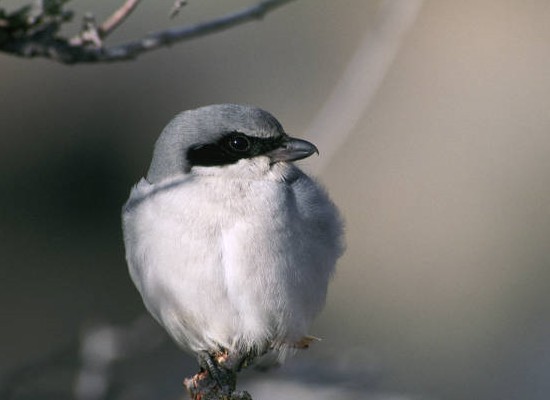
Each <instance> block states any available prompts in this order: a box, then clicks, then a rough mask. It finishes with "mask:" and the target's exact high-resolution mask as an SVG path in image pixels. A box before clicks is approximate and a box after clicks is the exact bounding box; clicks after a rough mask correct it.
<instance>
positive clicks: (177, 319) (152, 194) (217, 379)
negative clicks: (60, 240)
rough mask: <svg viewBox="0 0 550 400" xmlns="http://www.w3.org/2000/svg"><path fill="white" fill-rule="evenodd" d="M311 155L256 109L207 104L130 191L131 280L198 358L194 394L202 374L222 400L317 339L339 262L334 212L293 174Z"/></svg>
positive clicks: (126, 221) (176, 129)
mask: <svg viewBox="0 0 550 400" xmlns="http://www.w3.org/2000/svg"><path fill="white" fill-rule="evenodd" d="M315 153H317V154H319V152H318V149H317V147H316V146H315V145H314V144H312V143H311V142H309V141H306V140H303V139H298V138H294V137H291V136H290V135H288V134H287V133H286V132H285V130H284V129H283V127H282V125H281V124H280V123H279V121H278V120H277V119H276V118H275V117H274V116H273V115H271V114H270V113H269V112H267V111H265V110H263V109H260V108H257V107H254V106H249V105H238V104H214V105H208V106H203V107H200V108H196V109H192V110H187V111H183V112H181V113H179V114H178V115H176V116H175V117H174V118H173V119H172V120H171V121H170V122H169V124H168V125H167V126H166V127H165V128H164V130H163V131H162V132H161V134H160V136H159V137H158V139H157V141H156V143H155V148H154V151H153V157H152V161H151V164H150V167H149V170H148V171H147V174H146V176H145V177H143V178H141V180H139V182H138V183H137V184H136V185H135V186H133V187H132V189H131V192H130V196H129V198H128V201H127V202H126V203H125V205H124V206H123V211H122V225H123V237H124V245H125V252H126V261H127V264H128V268H129V273H130V276H131V279H132V281H133V283H134V284H135V286H136V288H137V290H138V291H139V293H140V294H141V297H142V299H143V302H144V305H145V307H146V308H147V310H148V311H149V313H150V314H151V315H152V316H153V317H154V319H156V320H157V321H158V323H159V324H160V325H161V326H162V327H164V329H165V330H166V331H167V333H168V335H169V336H170V337H171V338H172V339H173V340H174V341H175V342H176V344H177V345H179V347H181V348H182V349H183V350H185V351H187V352H189V353H191V354H194V355H196V356H197V358H198V360H199V365H200V366H201V373H202V375H199V374H197V375H196V376H195V379H194V384H195V385H197V382H198V380H200V379H203V378H205V375H207V376H208V377H209V379H211V380H212V381H214V383H215V384H216V385H217V386H218V389H220V388H221V389H220V390H222V391H225V392H224V393H225V394H226V395H228V396H229V395H230V394H231V392H232V391H234V390H235V379H236V378H235V373H236V371H238V370H240V369H241V368H242V367H243V366H247V365H249V364H251V363H253V362H254V361H255V360H257V359H259V358H261V356H263V355H265V354H266V353H270V354H275V359H277V360H279V361H282V360H284V358H285V357H286V356H287V355H288V354H291V353H292V352H293V351H295V349H297V348H305V347H307V346H308V345H309V343H310V342H311V341H312V340H314V337H312V336H310V335H309V332H308V330H309V328H310V325H311V323H312V321H313V319H314V318H315V317H316V316H317V315H318V314H319V313H320V311H321V310H322V308H323V307H324V304H325V300H326V295H327V288H328V284H329V281H330V280H331V278H332V276H333V274H334V270H335V265H336V263H337V260H338V259H339V258H340V256H341V255H342V253H343V251H344V228H343V219H342V217H341V214H340V212H339V210H338V209H337V207H336V206H335V204H334V203H333V201H332V200H331V199H330V197H329V195H328V194H327V191H326V190H325V189H324V187H323V186H322V185H321V184H320V183H318V182H317V180H315V179H314V178H312V177H310V176H308V175H307V174H306V173H304V172H303V171H302V170H301V169H300V168H299V167H297V166H296V165H295V164H294V161H298V160H301V159H304V158H307V157H309V156H311V155H313V154H315ZM228 382H229V383H228ZM228 385H229V389H224V387H227V386H228ZM235 393H237V392H235ZM196 398H200V396H197V397H196ZM228 398H230V397H228ZM234 398H238V397H234Z"/></svg>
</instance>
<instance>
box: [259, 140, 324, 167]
mask: <svg viewBox="0 0 550 400" xmlns="http://www.w3.org/2000/svg"><path fill="white" fill-rule="evenodd" d="M313 153H317V154H319V150H317V147H315V145H314V144H313V143H310V142H308V141H307V140H302V139H295V138H292V137H286V138H285V139H284V140H283V142H282V143H281V145H280V146H279V147H277V148H276V149H275V150H272V151H270V152H269V153H267V154H266V155H267V156H268V157H269V158H270V159H271V161H272V162H278V161H296V160H301V159H302V158H306V157H309V156H310V155H312V154H313Z"/></svg>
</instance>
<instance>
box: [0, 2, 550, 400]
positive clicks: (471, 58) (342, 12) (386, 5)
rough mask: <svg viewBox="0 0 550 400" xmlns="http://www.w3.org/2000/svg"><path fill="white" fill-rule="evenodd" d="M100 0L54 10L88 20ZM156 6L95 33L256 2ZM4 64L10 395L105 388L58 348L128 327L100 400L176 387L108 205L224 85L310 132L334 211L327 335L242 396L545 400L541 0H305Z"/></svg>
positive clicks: (548, 217) (547, 293)
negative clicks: (184, 33)
mask: <svg viewBox="0 0 550 400" xmlns="http://www.w3.org/2000/svg"><path fill="white" fill-rule="evenodd" d="M115 3H116V2H107V1H101V2H98V1H91V0H79V1H77V0H74V1H72V2H71V3H69V6H70V7H72V8H73V9H74V10H75V11H76V12H77V13H78V15H82V13H83V12H85V11H94V12H95V13H96V15H97V17H98V19H99V20H102V19H103V18H105V17H106V16H108V15H109V14H110V13H111V12H112V11H113V8H115V7H116V6H117V5H118V3H116V4H115ZM2 4H3V5H4V6H9V5H10V4H11V5H21V4H22V2H20V1H12V2H3V3H2ZM172 4H173V2H172V1H171V0H167V1H160V2H143V4H141V6H140V7H139V8H138V9H137V11H136V12H135V13H134V14H133V15H132V16H131V17H130V19H129V20H128V21H127V22H126V23H125V24H124V26H123V27H121V28H120V29H119V30H118V31H117V32H116V33H115V34H114V35H113V36H112V38H110V39H109V43H117V42H122V41H124V40H128V39H131V38H136V37H139V36H141V35H143V34H144V33H146V32H149V31H153V30H159V29H162V28H165V27H168V26H176V25H181V24H186V23H194V22H198V21H202V20H207V19H210V18H214V17H216V16H219V15H222V14H224V13H226V12H229V11H232V10H237V9H239V8H240V7H244V6H247V5H251V4H254V1H253V0H246V1H245V0H234V1H226V2H216V1H206V0H204V1H189V5H188V6H186V7H185V8H184V9H183V10H182V12H181V13H180V15H179V16H178V18H176V19H175V20H169V19H168V13H169V10H170V8H171V7H172ZM403 10H404V11H403ZM401 12H402V13H401ZM400 13H401V14H400ZM79 25H80V22H79V21H78V20H75V22H74V24H73V26H72V28H74V30H72V32H76V30H77V29H78V27H79ZM68 31H71V29H70V28H69V29H68ZM0 71H1V73H2V79H1V80H0V93H1V95H0V110H1V114H0V116H1V118H0V133H1V135H2V145H1V146H0V176H1V179H0V184H1V190H0V218H1V220H0V276H1V289H0V327H1V330H0V339H1V340H0V377H2V378H1V379H2V384H4V385H6V384H10V385H12V386H13V382H12V381H13V380H20V381H21V382H20V383H19V384H18V385H19V386H20V387H19V388H17V390H15V389H13V387H12V389H13V390H12V393H11V394H10V396H11V397H12V398H33V396H34V398H56V399H60V398H65V397H66V398H74V397H75V396H76V397H77V398H78V397H79V396H80V398H88V399H92V398H100V397H98V396H96V397H94V395H93V393H92V394H88V395H86V394H82V395H79V394H78V393H79V392H78V390H80V389H78V387H79V386H78V383H75V382H77V377H75V376H74V371H78V370H79V369H80V368H83V367H82V365H81V364H82V362H79V361H78V359H80V358H83V357H84V356H78V357H80V358H78V357H76V356H75V360H73V361H70V360H69V361H67V359H65V361H63V362H64V363H65V364H63V363H61V364H63V366H61V367H57V366H56V367H55V368H53V367H51V365H50V364H52V363H53V364H55V363H56V362H57V361H55V362H54V361H52V360H54V359H56V360H57V358H56V357H58V356H59V357H61V358H63V357H64V356H63V354H64V351H65V350H64V349H68V350H67V351H68V353H67V354H69V353H71V352H74V351H75V350H74V349H75V348H76V349H80V350H77V351H80V352H81V353H82V352H83V350H82V343H87V342H86V340H87V339H86V338H89V337H90V335H89V332H90V329H92V328H90V327H98V326H99V327H102V326H103V327H105V326H110V327H117V328H116V329H114V330H113V329H111V330H110V331H109V332H111V333H112V332H115V333H116V332H118V333H120V332H121V329H122V330H124V329H130V328H129V327H134V326H137V325H138V326H142V325H143V326H145V328H144V330H141V331H139V334H138V335H137V337H138V338H137V339H136V338H135V337H134V336H135V335H134V336H132V337H133V338H134V339H133V340H135V341H136V342H137V343H138V345H136V346H134V347H135V348H139V350H140V351H138V353H139V354H138V355H134V356H132V357H133V358H131V360H130V362H129V363H127V364H124V362H125V361H121V362H120V363H118V364H117V362H114V363H113V364H112V366H111V364H109V365H110V366H109V368H111V371H112V372H110V373H112V374H118V375H116V376H117V377H118V378H117V379H119V380H120V381H119V383H118V389H117V390H118V391H116V390H115V391H113V390H112V389H110V390H111V391H110V392H109V393H110V395H111V397H112V398H123V397H124V396H126V397H124V398H144V399H153V398H155V399H158V398H163V399H174V398H181V396H182V393H183V389H182V387H181V378H182V377H183V376H185V375H189V374H191V373H193V372H194V370H195V369H196V367H195V366H194V361H193V360H192V359H191V358H189V357H188V356H186V355H184V354H183V353H181V352H179V350H177V349H176V348H175V347H174V346H173V345H171V344H170V343H169V342H168V341H167V340H164V336H163V334H162V333H161V332H160V331H159V330H158V329H157V328H156V327H155V326H154V324H150V325H148V324H149V322H147V321H146V320H144V319H143V318H142V317H141V316H142V315H143V313H144V307H143V305H142V303H141V299H140V298H139V295H138V293H137V291H136V290H135V289H134V287H133V285H132V283H131V282H130V279H129V277H128V274H127V270H126V265H125V261H124V254H123V246H122V240H121V231H120V220H119V214H120V208H121V206H122V204H123V203H124V202H125V200H126V197H127V195H128V193H129V190H130V188H131V186H132V185H133V184H134V183H135V182H136V181H137V180H138V179H140V177H141V176H142V175H143V174H144V173H145V171H146V169H147V167H148V163H149V161H150V156H151V152H152V146H153V144H154V141H155V139H156V138H157V136H158V134H159V133H160V131H161V130H162V128H163V126H164V125H165V124H166V123H167V122H168V121H169V120H170V119H171V118H172V117H173V116H174V115H175V114H176V113H178V112H179V111H181V110H183V109H188V108H193V107H197V106H201V105H205V104H211V103H221V102H235V103H247V104H254V105H257V106H260V107H262V108H265V109H267V110H269V111H270V112H272V113H273V114H274V115H275V116H276V117H277V118H278V119H279V120H280V121H281V122H282V124H283V125H284V126H285V128H286V130H287V131H288V132H289V133H291V134H292V135H295V136H298V137H300V136H302V137H304V136H307V137H308V138H309V139H311V140H312V141H314V142H316V135H319V140H318V141H319V148H320V151H321V156H320V158H319V159H318V160H305V161H304V162H303V163H302V165H303V167H304V169H307V170H309V171H312V172H313V173H314V174H316V175H318V176H319V178H320V179H321V180H322V181H323V183H324V184H325V185H326V187H327V188H328V190H329V192H330V193H331V195H332V197H333V199H334V200H335V202H336V203H337V204H338V206H339V207H340V208H341V210H342V212H343V214H344V216H345V219H346V224H347V243H348V245H347V253H346V254H345V256H344V257H343V258H342V260H341V262H340V264H339V267H338V272H337V274H336V277H335V280H334V282H333V284H332V286H331V288H330V293H329V298H328V303H327V307H326V309H325V311H324V312H323V314H322V315H321V317H320V318H319V319H318V321H317V322H316V324H315V326H314V327H313V329H312V334H314V335H316V336H320V337H322V338H323V341H322V342H321V343H319V344H316V345H315V346H314V348H313V349H311V350H309V351H308V352H305V353H303V354H300V355H299V356H298V357H297V358H296V359H294V360H292V361H291V362H289V365H288V366H287V367H285V368H287V370H286V371H287V373H286V375H285V372H284V371H285V370H284V369H283V370H282V372H281V371H279V372H276V373H274V375H273V376H274V377H278V378H277V379H280V381H279V382H280V384H279V385H275V386H273V385H272V386H269V385H268V384H265V385H264V384H263V383H262V382H265V380H266V379H268V378H265V377H264V376H260V377H255V376H250V377H249V378H248V379H249V380H248V383H247V385H248V387H249V388H250V391H251V393H252V394H253V396H254V398H255V399H260V400H261V399H267V398H270V397H269V396H274V395H276V398H278V399H284V398H288V399H291V398H292V399H296V398H303V399H305V398H308V396H312V393H314V394H315V396H314V397H312V398H316V399H319V398H357V399H359V398H365V399H367V398H368V399H371V398H379V399H389V398H391V399H398V398H399V399H401V398H403V399H409V398H415V399H420V398H421V399H424V398H426V399H449V400H459V399H484V400H485V399H487V400H491V399H522V400H524V399H533V400H538V399H541V400H542V399H548V398H550V318H549V313H550V290H549V285H550V246H549V243H548V241H549V238H550V157H549V155H550V112H549V111H548V104H550V3H549V2H548V1H547V0H506V1H503V0H476V1H474V0H464V1H451V0H426V1H424V2H421V1H413V0H409V1H407V0H403V1H399V0H393V1H377V0H368V1H365V0H345V1H338V2H336V1H330V0H316V1H313V0H298V1H296V2H292V3H290V4H288V5H286V6H285V7H283V8H281V9H279V10H277V11H275V12H273V13H272V14H269V15H267V17H266V18H265V19H263V20H261V21H257V22H252V23H249V24H246V25H243V26H239V27H236V28H233V29H230V30H228V31H225V32H222V33H218V34H215V35H211V36H207V37H202V38H198V39H196V40H193V41H190V42H185V43H182V44H176V45H174V46H172V47H171V48H167V49H161V50H159V51H156V52H153V53H149V54H145V55H143V56H142V57H140V58H139V59H138V60H136V61H132V62H124V63H117V64H105V65H101V64H97V65H76V66H72V67H71V66H64V65H58V64H56V63H53V62H50V61H47V60H39V59H36V60H30V59H18V58H13V57H11V56H8V55H0ZM323 127H326V129H323ZM338 128H341V129H338ZM323 157H324V158H323ZM144 321H145V322H144ZM117 329H118V330H117ZM144 332H145V333H144ZM131 335H132V334H130V336H131ZM139 335H142V336H139ZM107 336H108V335H107ZM111 336H112V335H111ZM100 341H101V340H100ZM92 347H93V346H92ZM71 349H72V350H71ZM84 352H85V351H84ZM58 353H59V354H61V356H60V355H59V354H58ZM92 353H93V352H92ZM52 354H53V355H52ZM71 354H72V353H71ZM67 357H68V358H71V356H70V355H69V356H67ZM312 360H324V361H323V362H317V361H316V362H315V365H313V362H312ZM58 361H59V360H58ZM308 363H309V364H308ZM40 365H42V366H40ZM125 365H127V366H125ZM320 365H323V368H324V369H323V370H321V367H319V366H320ZM37 366H39V367H37ZM21 368H24V370H21ZM33 368H34V372H33ZM53 369H55V371H52V370H53ZM303 370H307V371H309V375H312V376H317V378H318V379H317V381H315V379H310V384H309V386H308V387H309V389H307V390H306V389H304V388H303V387H300V386H299V383H300V379H299V378H298V379H296V380H295V381H293V382H290V381H289V380H288V379H287V378H288V376H300V372H299V371H303ZM14 371H18V372H17V373H16V372H14ZM21 371H26V372H21ZM29 371H31V373H27V372H29ZM71 371H72V372H71ZM312 371H313V372H312ZM315 371H318V373H316V372H315ZM17 374H19V378H16V377H15V376H16V375H17ZM323 374H324V375H323ZM23 375H25V377H24V379H23V378H21V376H23ZM305 375H307V374H305ZM319 377H320V378H321V379H320V378H319ZM330 377H332V378H334V377H336V378H334V379H332V381H331V380H330ZM124 379H126V381H127V382H130V383H129V384H128V386H129V387H130V388H133V389H134V390H136V391H139V395H138V394H136V393H133V394H129V392H128V391H127V390H126V392H125V391H124V387H123V385H122V384H121V383H120V382H123V381H124ZM58 381H59V382H68V383H67V385H68V386H67V387H68V389H66V388H65V389H63V388H59V387H54V386H55V385H57V383H56V384H55V385H54V382H58ZM283 381H284V382H286V383H285V385H286V386H283V383H281V382H283ZM333 381H334V382H333ZM289 382H290V383H289ZM147 384H148V385H149V386H147ZM60 385H61V384H60ZM139 385H141V386H139ZM155 385H156V386H155ZM146 386H147V387H158V388H161V389H159V390H163V392H155V391H154V390H155V389H151V392H147V391H146V390H145V389H143V390H138V389H137V387H141V388H145V387H146ZM31 387H32V388H33V389H32V391H31V389H30V388H31ZM285 388H286V389H285ZM323 388H325V389H326V390H325V391H323V390H324V389H323ZM126 389H127V388H126ZM287 389H288V390H287ZM274 390H275V391H276V392H273V391H274ZM300 390H301V391H302V392H300ZM327 390H328V391H327ZM7 392H8V391H6V390H4V391H3V392H2V393H4V394H6V393H7ZM15 392H17V393H15ZM92 392H93V390H92ZM100 392H101V391H100ZM14 393H15V394H14ZM38 393H42V394H43V396H42V397H40V396H39V395H38ZM44 393H46V394H47V395H46V394H44ZM90 393H91V392H90ZM113 393H115V394H113ZM270 393H271V394H270ZM327 393H329V394H327ZM377 393H378V394H380V396H381V397H375V396H376V395H377ZM123 394H124V396H123ZM344 394H345V396H344ZM48 396H49V397H48ZM63 396H65V397H63ZM86 396H87V397H86ZM117 396H118V397H117ZM140 396H141V397H140ZM285 396H286V397H285ZM323 396H325V397H323ZM346 396H347V397H346Z"/></svg>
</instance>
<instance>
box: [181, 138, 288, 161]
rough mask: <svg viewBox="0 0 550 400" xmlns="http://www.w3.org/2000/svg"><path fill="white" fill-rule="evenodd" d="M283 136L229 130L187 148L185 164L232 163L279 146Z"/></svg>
mask: <svg viewBox="0 0 550 400" xmlns="http://www.w3.org/2000/svg"><path fill="white" fill-rule="evenodd" d="M284 138H285V136H284V135H281V136H278V137H271V138H258V137H254V136H247V135H245V134H244V133H241V132H231V133H228V134H226V135H224V136H222V138H221V139H219V140H218V141H217V142H215V143H208V144H198V145H195V146H191V147H189V149H188V150H187V154H186V156H187V163H188V164H187V165H188V166H189V168H192V167H195V166H204V167H211V166H221V165H229V164H234V163H236V162H237V161H239V160H240V159H243V158H252V157H256V156H259V155H262V154H265V153H268V152H270V151H272V150H275V149H276V148H278V147H280V146H281V143H282V142H283V140H284Z"/></svg>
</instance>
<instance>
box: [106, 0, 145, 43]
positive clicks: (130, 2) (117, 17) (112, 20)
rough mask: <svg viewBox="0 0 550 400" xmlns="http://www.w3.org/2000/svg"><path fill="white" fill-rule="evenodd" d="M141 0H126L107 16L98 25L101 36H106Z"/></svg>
mask: <svg viewBox="0 0 550 400" xmlns="http://www.w3.org/2000/svg"><path fill="white" fill-rule="evenodd" d="M140 1H141V0H126V1H125V2H124V4H123V5H122V6H121V7H120V8H119V9H118V10H116V11H115V12H114V13H113V14H111V16H110V17H109V18H107V19H106V20H105V21H104V22H103V23H102V24H101V26H100V27H99V29H98V32H99V35H100V37H101V38H105V37H107V35H109V34H110V33H111V32H112V31H114V30H115V29H116V28H117V27H118V26H119V25H120V24H121V23H122V22H124V20H125V19H126V18H128V16H129V15H130V14H131V13H132V11H134V10H135V9H136V7H137V6H138V4H139V2H140Z"/></svg>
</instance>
